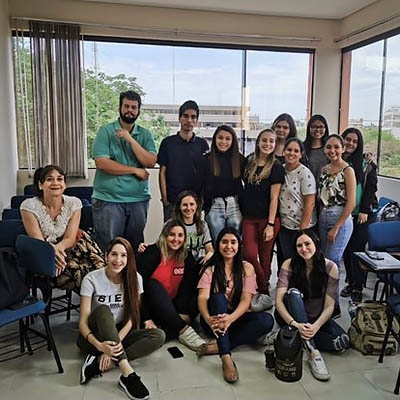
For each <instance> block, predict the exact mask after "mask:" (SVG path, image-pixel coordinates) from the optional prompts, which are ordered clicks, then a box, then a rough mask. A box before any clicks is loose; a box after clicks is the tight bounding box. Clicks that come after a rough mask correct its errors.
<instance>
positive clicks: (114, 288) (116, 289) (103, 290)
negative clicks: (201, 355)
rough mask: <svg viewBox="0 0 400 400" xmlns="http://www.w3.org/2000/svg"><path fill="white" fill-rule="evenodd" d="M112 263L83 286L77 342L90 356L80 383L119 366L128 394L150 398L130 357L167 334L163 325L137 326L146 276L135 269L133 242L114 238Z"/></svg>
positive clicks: (151, 348)
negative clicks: (157, 327) (141, 275)
mask: <svg viewBox="0 0 400 400" xmlns="http://www.w3.org/2000/svg"><path fill="white" fill-rule="evenodd" d="M106 259H107V267H106V268H103V269H101V270H97V271H92V272H90V273H89V274H88V275H86V276H85V278H84V279H83V282H82V287H81V308H80V319H79V331H80V335H79V337H78V342H77V344H78V346H79V347H80V349H82V350H83V351H84V352H86V353H88V354H89V355H88V356H87V357H86V360H85V362H84V364H83V366H82V371H81V384H84V383H87V382H88V381H89V380H90V379H91V378H93V377H94V376H96V375H100V373H101V372H105V371H108V370H109V369H111V368H113V367H114V365H118V367H119V369H120V370H121V372H122V375H121V377H120V379H119V382H118V386H119V388H120V389H121V390H124V391H125V392H126V394H127V395H128V397H129V398H131V399H132V398H134V399H146V398H148V396H149V392H148V390H147V388H146V387H145V386H144V385H143V383H142V382H141V380H140V377H139V376H138V375H136V373H135V372H134V370H133V368H132V367H131V365H130V364H129V361H131V360H135V359H137V358H140V357H144V356H146V355H148V354H150V353H151V352H153V351H154V350H156V349H158V348H159V347H161V346H162V345H163V343H164V341H165V334H164V332H163V331H161V330H159V329H138V328H139V324H140V311H139V308H140V294H141V293H143V284H142V278H141V277H140V275H139V274H138V273H137V271H136V265H135V258H134V255H133V251H132V246H131V245H130V243H129V242H128V241H127V240H126V239H123V238H121V237H116V238H115V239H114V240H112V241H111V242H110V243H109V245H108V249H107V254H106Z"/></svg>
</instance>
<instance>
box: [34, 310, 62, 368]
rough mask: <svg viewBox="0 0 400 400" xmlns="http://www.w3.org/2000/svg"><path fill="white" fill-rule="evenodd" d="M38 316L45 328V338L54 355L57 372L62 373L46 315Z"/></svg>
mask: <svg viewBox="0 0 400 400" xmlns="http://www.w3.org/2000/svg"><path fill="white" fill-rule="evenodd" d="M39 316H40V318H42V321H43V325H44V327H45V329H46V333H47V340H48V341H49V342H50V347H51V349H52V350H53V355H54V359H55V360H56V363H57V367H58V372H59V373H60V374H62V373H63V372H64V369H63V367H62V365H61V360H60V356H59V355H58V351H57V347H56V344H55V342H54V338H53V334H52V333H51V329H50V325H49V321H48V320H47V316H46V315H44V314H39Z"/></svg>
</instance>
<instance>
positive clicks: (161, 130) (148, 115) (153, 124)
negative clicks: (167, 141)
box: [139, 111, 170, 149]
mask: <svg viewBox="0 0 400 400" xmlns="http://www.w3.org/2000/svg"><path fill="white" fill-rule="evenodd" d="M139 125H141V126H143V127H145V128H147V129H148V130H149V131H150V132H151V133H152V134H153V138H154V141H155V142H156V147H157V149H158V148H159V147H160V143H161V141H162V140H163V139H164V138H165V137H166V136H168V135H169V132H170V128H169V126H168V125H167V123H166V122H165V120H164V118H163V117H162V116H160V115H156V114H154V113H152V112H150V111H142V113H141V116H140V119H139Z"/></svg>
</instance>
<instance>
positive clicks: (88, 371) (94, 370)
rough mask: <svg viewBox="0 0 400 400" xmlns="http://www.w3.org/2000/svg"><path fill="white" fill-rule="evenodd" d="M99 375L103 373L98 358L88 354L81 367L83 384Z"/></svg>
mask: <svg viewBox="0 0 400 400" xmlns="http://www.w3.org/2000/svg"><path fill="white" fill-rule="evenodd" d="M99 375H101V372H100V369H99V360H98V358H97V357H96V356H92V355H91V354H88V355H87V357H86V359H85V362H84V363H83V365H82V368H81V385H83V384H84V383H88V382H89V381H90V379H92V378H94V377H97V376H99Z"/></svg>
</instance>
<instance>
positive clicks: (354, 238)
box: [343, 215, 374, 292]
mask: <svg viewBox="0 0 400 400" xmlns="http://www.w3.org/2000/svg"><path fill="white" fill-rule="evenodd" d="M373 219H374V216H372V215H369V216H368V220H367V222H366V223H365V224H358V223H357V220H358V215H357V216H353V233H352V235H351V237H350V240H349V243H348V244H347V247H346V249H345V251H344V253H343V261H344V266H345V268H346V276H347V281H348V283H349V285H350V286H351V288H352V289H353V290H359V291H360V292H362V290H363V285H364V279H365V272H364V271H363V270H362V269H361V266H360V262H359V261H358V258H357V257H356V256H355V255H354V254H353V252H354V251H365V245H366V244H367V241H368V227H369V224H370V223H371V222H373Z"/></svg>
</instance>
